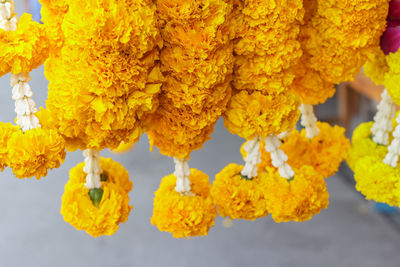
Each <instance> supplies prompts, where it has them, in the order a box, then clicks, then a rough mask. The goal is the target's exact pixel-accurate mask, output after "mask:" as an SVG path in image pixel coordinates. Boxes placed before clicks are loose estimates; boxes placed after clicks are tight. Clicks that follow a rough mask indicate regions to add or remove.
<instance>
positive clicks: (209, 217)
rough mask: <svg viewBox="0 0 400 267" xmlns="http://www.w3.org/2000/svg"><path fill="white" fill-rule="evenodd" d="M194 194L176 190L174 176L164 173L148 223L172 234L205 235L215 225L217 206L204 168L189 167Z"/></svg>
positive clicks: (178, 235) (176, 236) (174, 235)
mask: <svg viewBox="0 0 400 267" xmlns="http://www.w3.org/2000/svg"><path fill="white" fill-rule="evenodd" d="M190 172H191V174H190V176H189V179H190V181H191V183H192V185H191V192H192V193H193V195H181V194H180V193H178V192H176V191H175V184H176V177H175V175H173V174H171V175H168V176H166V177H164V178H163V179H162V181H161V184H160V187H159V188H158V190H157V191H156V192H155V198H154V209H153V217H152V218H151V223H152V224H153V225H155V226H157V227H158V229H159V230H160V231H164V232H169V233H172V235H173V237H175V238H182V237H187V238H189V237H192V236H204V235H207V233H208V230H209V229H210V228H211V227H212V226H213V225H214V223H215V217H217V210H216V208H215V205H214V204H213V202H212V199H211V195H210V189H211V184H210V182H209V180H208V176H207V175H206V174H204V173H203V172H201V171H199V170H196V169H190Z"/></svg>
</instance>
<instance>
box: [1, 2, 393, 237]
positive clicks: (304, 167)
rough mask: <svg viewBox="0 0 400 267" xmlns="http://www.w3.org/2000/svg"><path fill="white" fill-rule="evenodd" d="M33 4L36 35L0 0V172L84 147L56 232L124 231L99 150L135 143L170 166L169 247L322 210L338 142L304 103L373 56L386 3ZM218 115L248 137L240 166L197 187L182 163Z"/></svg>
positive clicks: (111, 172)
mask: <svg viewBox="0 0 400 267" xmlns="http://www.w3.org/2000/svg"><path fill="white" fill-rule="evenodd" d="M40 2H41V4H42V20H43V23H44V24H39V23H36V22H33V21H32V19H31V18H30V16H29V15H26V14H24V15H23V16H21V18H20V19H19V21H18V19H17V18H16V15H15V14H14V2H13V1H12V0H0V28H1V29H2V30H0V58H1V59H2V61H1V64H0V75H4V74H6V73H8V72H11V73H12V79H11V84H12V86H13V87H14V88H13V99H14V100H15V101H16V112H17V120H16V123H17V126H13V125H12V124H10V123H1V125H0V126H1V127H0V140H1V141H2V143H1V144H0V167H1V168H2V169H3V168H4V167H7V166H9V167H10V168H11V169H12V170H13V172H14V173H15V175H16V176H17V177H20V178H23V177H32V176H36V178H40V177H43V176H45V175H46V174H47V170H48V169H52V168H56V167H58V166H59V165H60V164H61V163H62V162H63V160H64V158H65V153H66V152H65V150H67V151H75V150H78V149H80V150H84V153H83V154H84V157H85V161H84V162H82V163H80V164H78V165H77V166H76V167H74V168H73V169H72V170H71V171H70V178H69V181H68V182H67V184H66V186H65V191H64V195H63V197H62V207H61V214H62V215H63V217H64V219H65V221H67V222H69V223H70V224H71V225H73V226H74V227H75V228H77V229H79V230H84V231H86V232H87V233H88V234H90V235H92V236H101V235H111V234H113V233H115V231H117V229H118V227H119V224H120V223H121V222H125V221H126V220H127V218H128V215H129V213H130V210H131V209H132V206H130V204H129V196H128V193H129V192H130V191H131V189H132V187H133V184H132V182H131V181H130V180H129V174H128V172H127V171H126V170H125V168H124V167H123V166H121V165H120V164H119V163H117V162H114V161H112V160H111V159H105V158H101V157H100V155H99V152H100V151H101V150H103V149H106V148H110V149H121V144H123V148H122V149H124V148H125V147H126V146H128V147H129V146H130V145H131V144H133V143H135V142H137V141H138V140H139V138H140V136H141V135H142V134H143V133H144V132H147V134H148V136H149V139H150V145H151V146H154V145H155V146H157V147H158V148H159V149H160V152H161V153H162V154H164V155H166V156H170V157H173V158H174V162H175V172H174V173H173V174H171V175H168V176H166V177H164V178H163V179H162V181H161V184H160V187H159V189H158V190H157V191H156V193H155V198H154V210H153V216H152V218H151V223H152V224H154V225H156V226H157V227H158V228H159V229H160V230H161V231H167V232H170V233H172V234H173V236H174V237H178V238H179V237H191V236H201V235H206V234H207V233H208V231H209V229H210V228H211V227H212V226H213V225H214V221H215V218H216V217H217V215H218V214H219V215H221V216H223V217H229V218H231V219H246V220H254V219H257V218H260V217H265V216H267V215H268V214H271V216H272V218H273V219H274V220H275V221H276V222H286V221H305V220H308V219H310V218H311V217H312V216H313V215H315V214H317V213H319V212H320V210H321V209H323V208H326V207H327V206H328V202H329V201H328V198H329V195H328V192H327V190H326V184H325V181H324V179H325V178H327V177H329V176H331V175H332V174H334V173H335V172H336V171H337V169H338V167H339V165H340V163H341V162H342V161H343V159H344V158H345V157H346V155H347V151H348V148H349V147H350V142H349V141H348V140H347V139H346V138H345V136H344V129H343V128H340V127H338V126H334V127H332V126H330V125H329V124H327V123H320V122H317V119H316V117H315V115H314V113H313V107H312V105H316V104H319V103H323V102H325V100H326V99H327V98H328V97H330V96H332V95H333V93H334V84H336V83H339V82H342V81H346V80H349V79H351V78H352V77H353V76H354V75H355V74H357V73H358V72H359V71H360V69H361V66H362V65H363V64H364V62H365V61H366V60H367V58H368V57H371V58H372V55H374V53H375V52H376V51H378V48H379V41H380V36H381V35H382V33H383V31H384V30H385V25H386V17H387V12H388V2H389V1H388V0H378V1H377V0H374V1H372V0H324V1H322V0H304V1H303V0H272V1H264V2H263V1H257V0H250V1H242V0H180V1H176V0H155V1H150V0H126V1H115V0H97V1H77V0H40ZM387 61H388V60H387ZM43 63H44V66H45V76H46V78H47V79H48V80H49V88H48V99H47V101H46V109H43V108H42V109H41V110H39V111H37V110H36V107H35V105H34V102H33V100H32V99H31V97H32V91H31V90H30V87H29V85H28V84H27V82H28V81H29V76H28V73H29V72H30V71H31V70H32V69H34V68H36V67H38V66H39V65H41V64H43ZM378 63H379V64H381V65H383V60H382V59H380V60H379V61H378ZM386 64H387V65H388V67H387V69H388V70H389V69H390V66H389V63H386ZM393 71H394V70H393ZM389 90H390V89H389ZM300 111H301V114H302V119H301V124H302V125H303V126H304V129H303V130H302V131H297V130H296V129H295V126H296V123H297V122H298V120H299V117H300ZM221 116H222V117H223V118H224V121H225V126H226V128H227V129H228V130H229V131H230V132H231V133H232V134H237V135H239V136H240V137H242V138H244V139H246V140H247V141H246V143H245V144H244V145H243V147H242V150H241V152H242V155H243V159H244V161H245V164H244V165H238V164H233V163H232V164H229V165H228V166H226V167H225V168H223V169H222V170H221V171H220V172H219V173H218V174H217V175H216V177H215V180H214V182H213V184H211V183H210V180H209V177H208V176H207V175H206V174H205V173H203V172H201V171H200V170H197V169H193V168H192V169H190V168H189V164H188V161H189V158H190V154H191V152H192V151H193V150H195V149H200V148H201V147H202V145H203V144H204V143H205V142H206V141H207V140H208V139H210V135H211V133H212V131H213V128H214V125H215V123H216V121H217V120H218V119H219V118H220V117H221ZM382 116H383V115H382ZM398 131H399V138H400V129H399V130H398ZM363 134H364V133H363ZM363 136H364V135H363ZM368 140H369V139H368ZM363 142H364V141H363ZM371 142H372V141H371ZM364 143H365V142H364ZM364 143H363V144H362V145H363V146H365V144H364ZM399 145H400V144H399ZM377 147H378V148H379V149H381V148H380V147H379V146H377ZM353 148H354V142H353ZM353 148H352V149H353ZM378 148H377V149H378ZM389 150H390V148H389ZM364 151H365V150H364ZM399 152H400V150H399ZM357 153H358V152H357ZM393 153H394V152H393ZM352 155H353V154H352V153H350V156H352ZM357 155H361V153H358V154H357ZM357 157H359V156H355V158H356V159H357V160H358V158H357Z"/></svg>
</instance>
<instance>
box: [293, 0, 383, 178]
mask: <svg viewBox="0 0 400 267" xmlns="http://www.w3.org/2000/svg"><path fill="white" fill-rule="evenodd" d="M305 5H306V6H305V7H306V15H305V19H304V25H303V26H302V28H301V33H300V40H301V42H302V49H303V52H304V53H303V56H302V59H301V60H300V61H299V64H298V65H297V66H296V67H295V68H294V70H295V73H296V78H295V80H294V83H293V86H292V88H293V90H294V91H295V92H296V94H297V95H298V96H299V97H300V98H301V100H302V102H303V104H302V105H301V109H300V110H301V112H302V120H301V124H302V126H304V127H305V130H304V131H305V136H304V135H302V134H299V133H298V132H297V131H294V132H293V137H292V136H289V137H288V140H290V139H291V138H293V140H292V141H289V143H292V144H294V143H297V145H296V148H297V149H296V150H292V149H291V150H290V151H294V152H292V153H296V151H303V152H305V154H306V156H303V157H299V156H300V155H302V154H297V155H289V158H292V157H291V156H294V158H297V159H298V160H299V161H301V160H302V159H304V164H311V166H313V167H314V169H316V170H318V171H319V172H320V173H322V174H323V176H324V177H329V176H331V175H333V174H334V173H335V172H336V171H337V170H338V168H339V166H340V163H341V162H342V161H343V160H344V159H345V158H346V157H347V151H348V149H349V147H350V142H349V141H348V140H347V139H346V137H345V135H344V129H341V128H340V127H338V126H335V127H330V126H329V125H328V124H326V123H324V124H322V123H318V124H317V119H316V117H315V115H314V111H313V107H312V105H316V104H319V103H323V102H325V101H326V99H327V98H329V97H331V96H332V95H333V94H334V92H335V90H334V86H333V85H334V84H337V83H340V82H343V81H347V80H349V79H352V77H354V75H355V74H357V73H358V72H359V71H360V69H361V66H362V65H363V64H364V62H365V61H366V59H367V56H369V55H371V54H372V52H373V51H374V50H375V49H376V48H377V47H378V44H379V37H380V35H381V34H382V32H383V30H384V26H385V22H384V21H383V20H382V18H383V17H384V16H385V14H386V12H387V8H388V1H387V0H381V1H378V2H374V3H371V2H370V1H366V0H357V1H355V0H348V1H336V0H331V1H317V0H314V1H307V2H306V3H305ZM358 17H362V18H363V19H362V20H357V19H355V18H358ZM355 36H356V37H355ZM300 138H301V139H300ZM307 139H309V140H307ZM339 144H340V145H341V146H339ZM317 155H318V156H317Z"/></svg>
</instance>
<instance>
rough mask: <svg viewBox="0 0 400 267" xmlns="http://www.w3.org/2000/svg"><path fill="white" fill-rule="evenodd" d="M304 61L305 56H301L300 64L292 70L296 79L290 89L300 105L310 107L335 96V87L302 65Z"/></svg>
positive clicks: (317, 73)
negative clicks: (303, 104) (309, 105)
mask: <svg viewBox="0 0 400 267" xmlns="http://www.w3.org/2000/svg"><path fill="white" fill-rule="evenodd" d="M304 61H307V59H306V56H303V57H302V58H301V60H300V61H299V62H300V63H299V64H298V65H297V66H295V67H294V68H293V69H294V73H295V75H296V78H295V79H294V81H293V84H292V85H291V87H290V88H291V89H292V90H293V91H294V93H295V94H296V95H297V96H298V97H299V98H300V100H301V102H302V103H306V104H311V105H318V104H321V103H324V102H325V101H326V100H327V99H328V98H330V97H332V96H333V95H334V94H335V92H336V89H335V86H334V84H333V83H331V82H328V81H325V80H324V79H323V78H322V77H321V75H320V73H319V72H318V71H315V70H313V69H311V68H309V67H308V65H306V64H304V63H303V62H304Z"/></svg>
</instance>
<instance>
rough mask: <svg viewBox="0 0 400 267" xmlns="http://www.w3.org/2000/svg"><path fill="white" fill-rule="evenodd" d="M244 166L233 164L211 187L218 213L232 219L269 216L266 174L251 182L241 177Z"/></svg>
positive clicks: (219, 175)
mask: <svg viewBox="0 0 400 267" xmlns="http://www.w3.org/2000/svg"><path fill="white" fill-rule="evenodd" d="M242 169H243V166H240V165H237V164H234V163H231V164H229V165H228V166H226V167H225V168H224V169H223V170H222V171H221V172H219V173H218V174H217V175H216V177H215V180H214V182H213V185H212V187H211V196H212V198H213V201H214V203H215V205H217V210H218V213H219V214H220V215H221V216H222V217H229V218H231V219H245V220H255V219H257V218H260V217H264V216H267V215H268V210H267V203H266V197H265V192H264V189H265V185H266V180H267V179H268V178H269V177H268V174H267V173H266V172H263V171H261V172H259V175H258V176H257V177H254V178H252V179H251V180H249V179H246V178H244V177H242V176H241V174H240V172H241V171H242Z"/></svg>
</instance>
